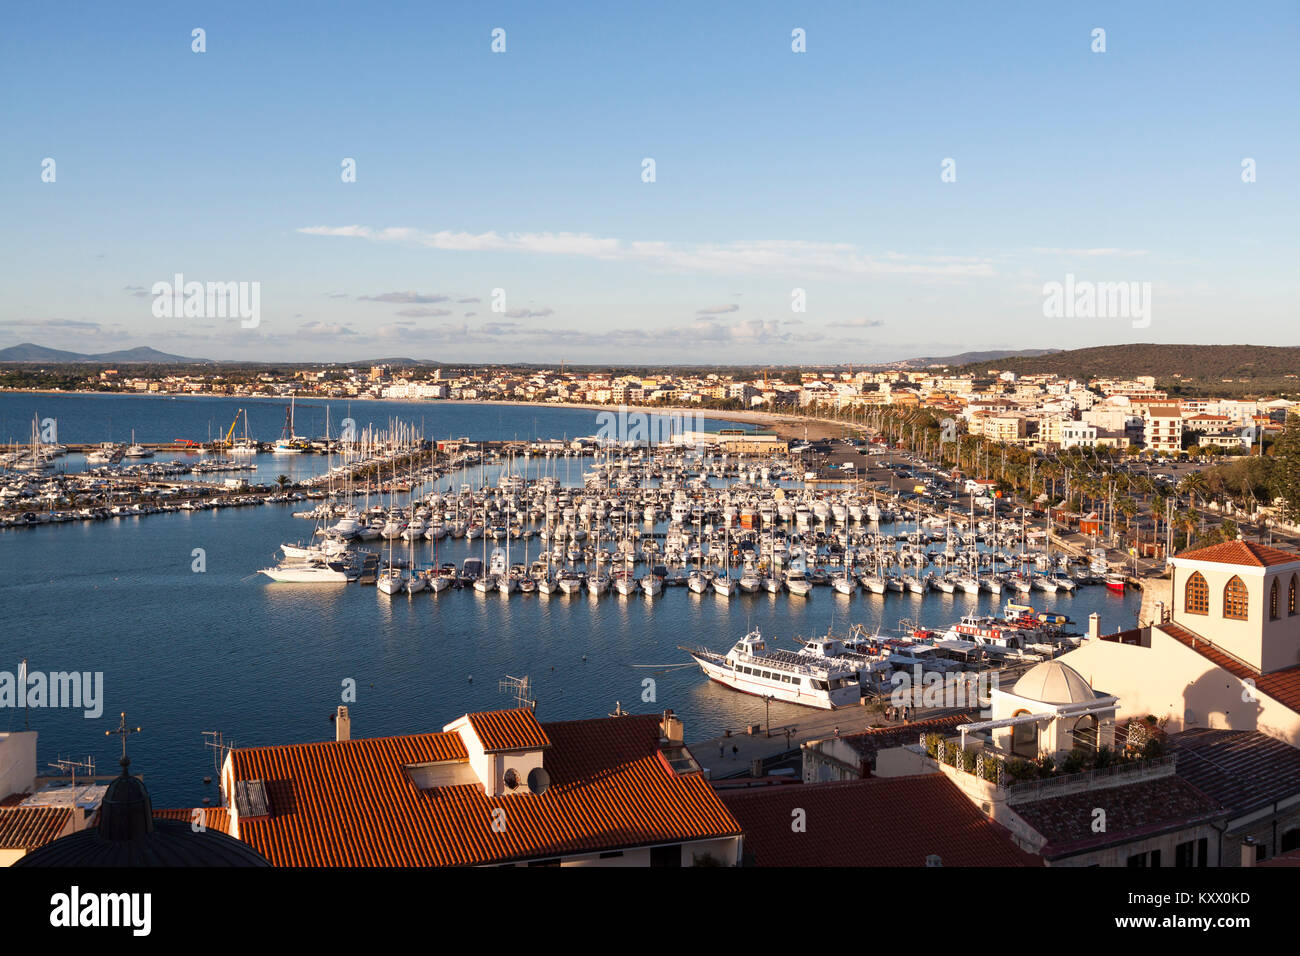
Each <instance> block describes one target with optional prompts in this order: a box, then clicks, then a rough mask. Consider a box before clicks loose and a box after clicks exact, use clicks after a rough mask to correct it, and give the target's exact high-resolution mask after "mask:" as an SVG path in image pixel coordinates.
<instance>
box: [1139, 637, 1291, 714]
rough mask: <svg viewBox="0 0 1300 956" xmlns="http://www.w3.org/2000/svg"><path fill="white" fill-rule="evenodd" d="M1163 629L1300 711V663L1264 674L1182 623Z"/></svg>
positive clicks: (1234, 673)
mask: <svg viewBox="0 0 1300 956" xmlns="http://www.w3.org/2000/svg"><path fill="white" fill-rule="evenodd" d="M1159 629H1160V630H1161V631H1163V632H1164V633H1165V634H1168V635H1169V636H1170V637H1172V638H1173V639H1174V640H1176V641H1177V642H1178V643H1180V644H1182V645H1184V646H1186V647H1189V648H1191V649H1192V650H1194V651H1196V652H1197V653H1198V654H1200V655H1201V656H1202V657H1204V658H1205V659H1206V660H1208V661H1209V662H1210V663H1212V664H1216V665H1218V666H1219V667H1221V668H1223V669H1224V670H1225V671H1227V672H1228V673H1229V674H1231V675H1232V676H1233V677H1236V678H1237V679H1238V680H1243V681H1244V680H1249V681H1253V682H1254V684H1255V689H1256V690H1258V691H1259V692H1260V693H1262V694H1264V695H1265V696H1266V697H1271V698H1273V700H1275V701H1277V702H1278V703H1279V704H1282V705H1283V706H1284V707H1289V708H1290V709H1291V710H1294V711H1295V712H1296V713H1300V664H1297V665H1295V666H1293V667H1288V668H1286V669H1285V670H1280V671H1272V672H1271V673H1268V674H1261V673H1260V672H1259V671H1257V670H1255V668H1253V667H1251V666H1250V665H1249V664H1245V663H1243V662H1242V661H1239V660H1237V659H1236V658H1235V657H1231V656H1229V655H1228V654H1227V653H1226V652H1224V651H1223V650H1222V649H1220V648H1219V647H1217V646H1216V645H1214V644H1211V643H1210V642H1209V641H1207V640H1206V639H1205V638H1203V637H1201V636H1200V635H1199V634H1197V633H1196V632H1195V631H1192V630H1189V629H1188V628H1186V627H1183V625H1181V624H1174V623H1172V622H1170V623H1167V624H1161V625H1160V628H1159Z"/></svg>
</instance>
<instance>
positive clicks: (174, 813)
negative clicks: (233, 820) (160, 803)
mask: <svg viewBox="0 0 1300 956" xmlns="http://www.w3.org/2000/svg"><path fill="white" fill-rule="evenodd" d="M194 809H199V810H202V811H203V816H204V818H205V819H204V821H203V825H204V826H206V827H207V828H208V829H209V830H216V831H217V832H218V833H226V834H228V833H230V811H229V810H227V809H226V808H225V807H197V808H193V809H189V810H185V809H181V810H155V811H154V812H153V818H154V819H155V820H180V821H181V822H183V823H191V824H192V823H193V822H194Z"/></svg>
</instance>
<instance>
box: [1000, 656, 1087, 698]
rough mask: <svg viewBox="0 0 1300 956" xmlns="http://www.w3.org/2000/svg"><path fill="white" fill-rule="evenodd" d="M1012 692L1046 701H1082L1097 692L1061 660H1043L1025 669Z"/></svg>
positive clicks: (1018, 695)
mask: <svg viewBox="0 0 1300 956" xmlns="http://www.w3.org/2000/svg"><path fill="white" fill-rule="evenodd" d="M1011 693H1013V694H1015V695H1016V696H1017V697H1024V698H1026V699H1028V700H1037V701H1041V702H1042V703H1044V704H1081V703H1083V702H1084V701H1089V700H1094V699H1096V697H1097V694H1096V692H1095V691H1093V689H1092V688H1091V687H1090V686H1088V682H1087V681H1086V680H1084V679H1083V675H1082V674H1080V673H1079V672H1078V671H1076V670H1075V669H1074V668H1073V667H1070V666H1069V665H1068V664H1062V663H1061V662H1060V661H1043V663H1041V664H1035V665H1034V666H1033V667H1031V668H1029V670H1027V671H1025V673H1024V675H1023V676H1022V677H1021V678H1020V680H1018V681H1016V686H1015V687H1013V688H1011Z"/></svg>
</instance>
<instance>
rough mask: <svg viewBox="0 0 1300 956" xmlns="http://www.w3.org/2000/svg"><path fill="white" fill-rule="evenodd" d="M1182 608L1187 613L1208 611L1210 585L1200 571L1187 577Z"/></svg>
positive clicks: (1206, 612)
mask: <svg viewBox="0 0 1300 956" xmlns="http://www.w3.org/2000/svg"><path fill="white" fill-rule="evenodd" d="M1183 610H1184V611H1186V612H1187V613H1188V614H1209V613H1210V586H1209V585H1208V584H1206V583H1205V578H1203V577H1201V572H1200V571H1195V572H1193V574H1192V576H1191V577H1190V578H1188V579H1187V587H1186V588H1184V590H1183Z"/></svg>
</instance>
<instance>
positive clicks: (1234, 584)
mask: <svg viewBox="0 0 1300 956" xmlns="http://www.w3.org/2000/svg"><path fill="white" fill-rule="evenodd" d="M1249 601H1250V592H1249V591H1247V590H1246V583H1245V582H1244V581H1242V580H1241V578H1239V577H1237V576H1236V575H1235V574H1234V575H1233V576H1232V580H1230V581H1229V582H1228V583H1227V584H1225V585H1224V586H1223V616H1224V617H1228V618H1232V619H1233V620H1234V621H1244V620H1246V618H1247V617H1248V616H1249V614H1248V610H1249V609H1248V606H1247V605H1248V602H1249Z"/></svg>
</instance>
